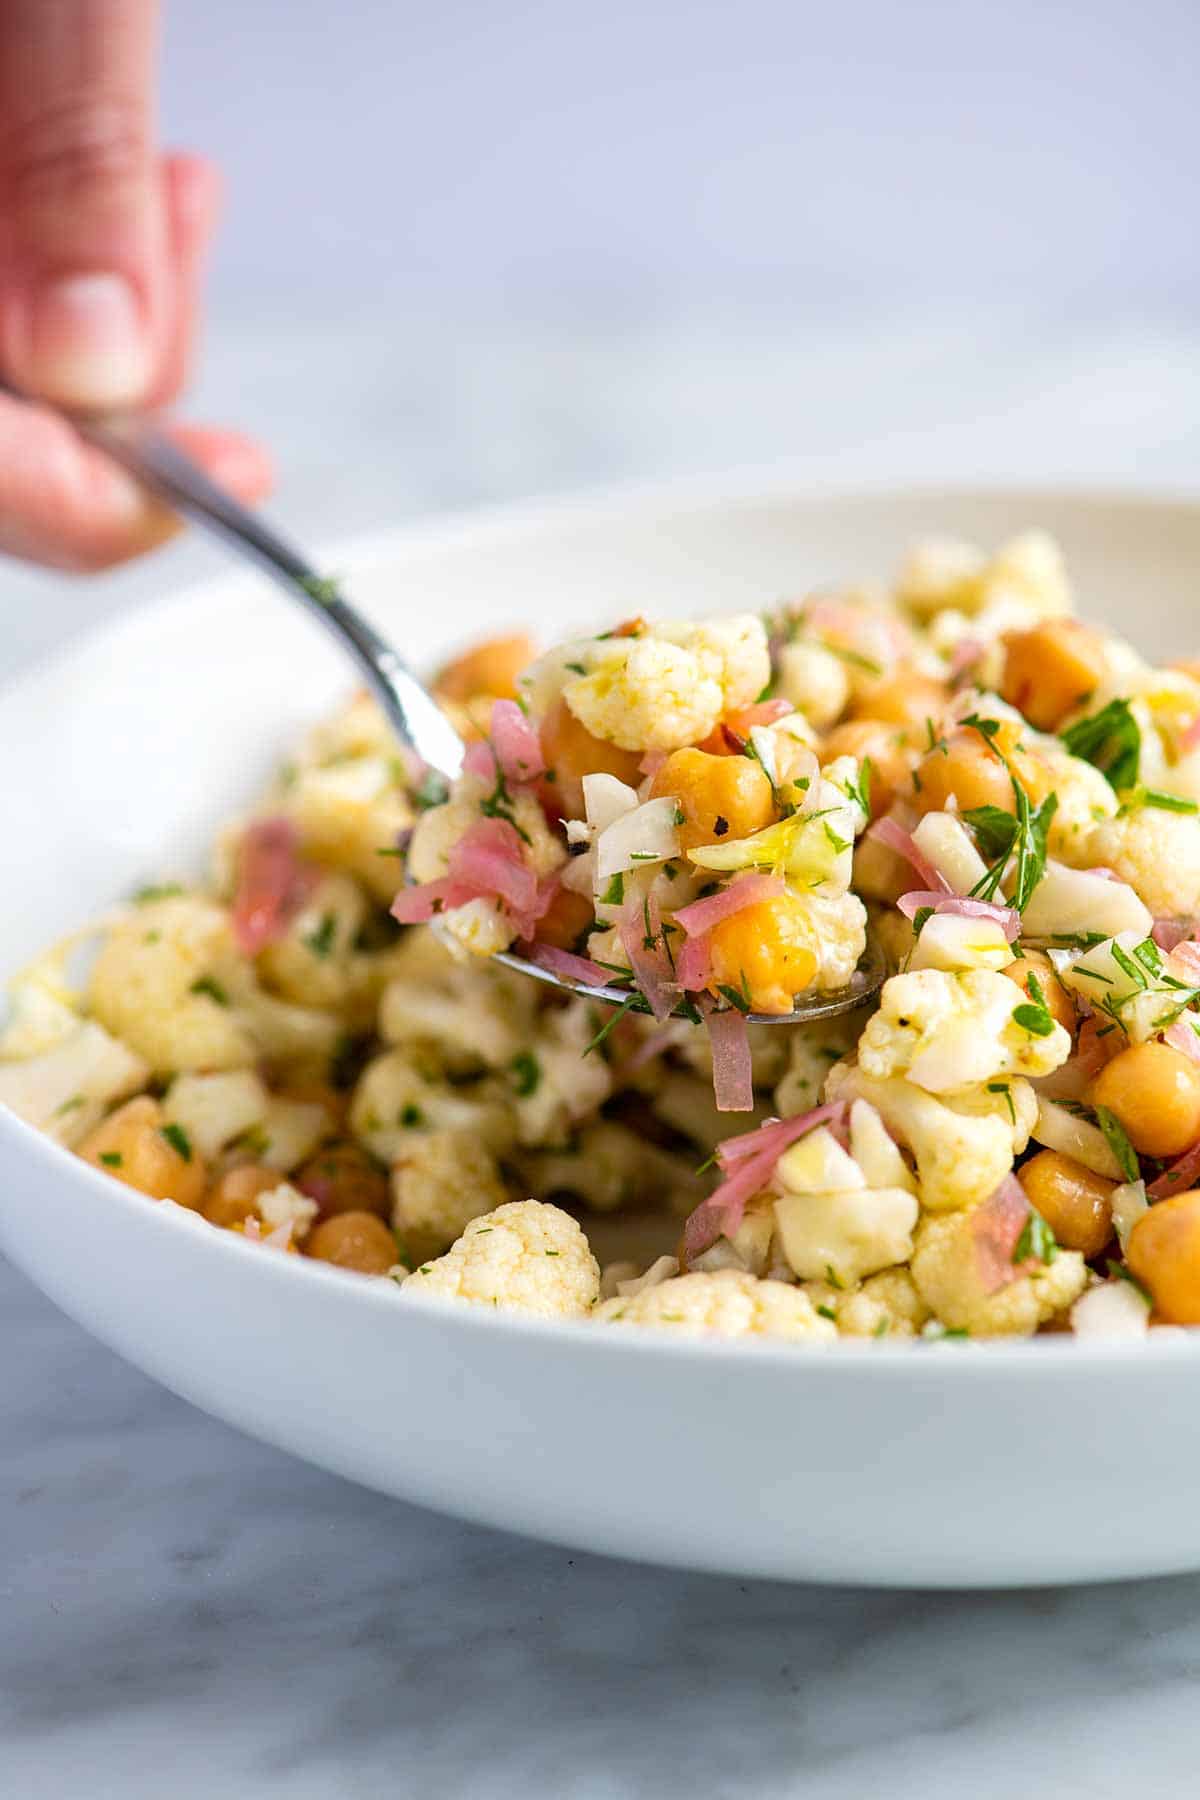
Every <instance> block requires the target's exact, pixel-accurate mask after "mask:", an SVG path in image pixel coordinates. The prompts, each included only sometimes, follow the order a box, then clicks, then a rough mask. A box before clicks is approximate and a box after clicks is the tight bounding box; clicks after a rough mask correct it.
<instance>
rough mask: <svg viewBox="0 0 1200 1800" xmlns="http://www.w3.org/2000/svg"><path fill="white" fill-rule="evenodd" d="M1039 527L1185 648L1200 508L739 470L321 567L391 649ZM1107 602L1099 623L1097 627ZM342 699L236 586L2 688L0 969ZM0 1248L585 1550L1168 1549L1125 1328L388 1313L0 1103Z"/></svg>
mask: <svg viewBox="0 0 1200 1800" xmlns="http://www.w3.org/2000/svg"><path fill="white" fill-rule="evenodd" d="M1026 525H1041V526H1045V527H1046V528H1047V529H1049V530H1051V531H1052V532H1054V533H1055V534H1056V535H1057V536H1058V537H1059V538H1060V539H1061V541H1062V543H1063V545H1064V547H1065V549H1066V551H1067V555H1068V559H1069V562H1070V564H1071V567H1072V572H1073V574H1074V576H1075V578H1076V581H1077V585H1078V588H1079V591H1080V594H1081V596H1082V598H1083V602H1084V605H1085V609H1086V610H1087V611H1088V612H1090V613H1094V614H1096V615H1097V616H1099V617H1102V618H1103V617H1107V618H1108V619H1110V620H1113V621H1117V620H1119V619H1120V618H1122V617H1124V619H1125V621H1126V624H1127V628H1128V629H1129V630H1130V631H1131V633H1132V634H1133V635H1135V636H1136V637H1137V639H1138V642H1139V643H1140V644H1142V645H1143V646H1144V647H1146V648H1148V649H1149V650H1151V651H1154V652H1158V653H1164V654H1165V653H1167V652H1169V651H1171V650H1176V651H1179V652H1182V651H1183V650H1185V649H1195V647H1196V646H1195V641H1194V636H1193V626H1192V623H1191V620H1192V607H1193V605H1194V600H1195V596H1196V593H1197V589H1198V587H1200V503H1194V502H1189V501H1187V500H1178V499H1156V498H1153V497H1150V496H1138V495H1124V496H1121V495H1093V496H1088V495H1083V494H1062V493H1059V494H1030V493H1019V492H1013V493H993V494H955V493H934V492H930V493H925V494H908V495H906V494H900V495H896V494H890V495H876V496H869V495H868V496H861V497H858V498H851V499H845V498H836V497H825V498H817V497H813V496H811V494H810V495H809V496H808V497H797V496H796V494H795V493H793V492H791V491H790V490H789V489H788V488H787V487H784V486H772V485H768V484H764V483H763V482H761V481H758V482H756V483H754V484H753V485H751V484H742V485H740V486H736V485H731V484H729V483H725V484H721V485H716V484H707V485H705V486H703V487H690V488H679V487H675V488H670V489H665V490H661V489H660V490H658V491H656V492H651V493H646V494H640V495H639V494H635V495H632V496H618V497H616V498H610V499H601V500H597V501H592V502H584V503H580V504H560V505H554V506H548V507H544V508H541V509H525V510H522V511H519V512H517V511H514V512H511V513H505V514H499V515H495V514H493V515H481V516H478V517H474V518H468V519H465V520H462V521H458V522H451V523H448V524H446V523H439V524H436V525H434V526H430V527H424V528H420V529H415V530H410V531H400V532H396V533H394V534H392V535H390V536H388V537H385V538H381V539H378V540H376V541H374V542H373V543H370V544H367V545H362V546H358V547H357V548H355V547H351V548H350V549H349V550H345V549H342V550H338V551H336V552H334V553H333V554H331V556H330V557H329V564H330V566H331V567H336V568H337V569H339V570H350V571H354V572H357V573H359V574H360V575H361V579H360V580H359V581H358V583H357V584H356V591H357V592H358V593H359V594H360V595H361V597H362V598H363V600H364V602H365V604H366V605H367V607H368V609H369V610H370V611H372V612H373V613H374V614H375V616H376V617H377V618H378V619H379V620H380V621H381V623H382V624H383V625H384V626H385V628H387V629H388V630H390V632H391V633H392V635H393V636H394V637H395V639H396V641H397V642H398V643H400V644H402V645H404V646H406V647H407V648H408V650H409V651H410V653H411V655H412V656H413V658H414V659H415V660H417V661H424V660H426V659H428V658H430V657H432V656H433V655H435V654H436V653H437V652H439V651H441V650H443V649H445V648H447V647H448V646H449V645H450V644H452V643H454V642H455V641H458V640H462V639H466V638H470V637H471V636H473V635H477V634H479V633H481V632H484V631H486V630H488V629H492V628H495V627H498V626H500V625H503V624H507V623H509V622H512V623H520V622H529V623H532V624H533V625H534V626H535V627H541V628H542V629H543V630H544V631H546V632H549V631H551V630H553V631H554V632H555V633H556V634H558V635H562V634H563V632H564V630H565V629H566V628H567V627H568V626H570V625H571V624H572V623H573V622H575V621H579V622H582V621H584V620H589V619H591V620H598V619H601V618H605V617H611V616H612V614H613V612H614V611H620V610H622V609H624V610H627V611H635V610H638V609H644V610H647V611H650V610H662V611H669V610H680V611H682V610H685V609H686V610H688V611H703V610H706V609H716V608H718V607H721V606H735V605H739V604H742V603H748V604H758V603H764V602H767V601H770V600H772V599H774V598H776V597H778V596H779V595H780V594H783V593H787V592H790V591H794V590H796V589H799V588H803V587H805V586H808V585H811V584H812V583H814V582H818V581H820V580H822V579H825V578H829V577H840V576H845V575H851V576H856V577H857V576H859V575H861V574H863V573H870V572H872V571H875V572H878V573H880V574H883V573H884V572H886V571H887V569H889V568H890V567H891V566H892V565H893V564H894V563H895V561H896V559H897V557H898V556H899V554H900V552H901V551H902V549H903V548H904V546H905V544H906V543H907V542H908V541H909V540H910V539H911V538H913V537H916V536H920V535H927V534H928V533H930V532H936V533H939V534H952V535H961V536H966V537H971V538H975V539H978V540H979V541H981V542H984V543H991V542H995V541H998V540H999V539H1001V538H1002V537H1004V536H1005V535H1006V534H1007V533H1010V532H1012V531H1014V530H1016V529H1018V528H1020V527H1023V526H1026ZM1122 608H1124V611H1123V612H1122V610H1121V609H1122ZM345 685H346V672H345V670H344V669H343V668H342V667H341V665H340V664H339V661H338V658H337V656H336V653H335V652H333V651H332V650H331V649H330V647H329V645H328V642H327V640H326V639H325V638H324V636H323V635H320V634H318V632H317V631H316V628H315V627H313V626H312V625H310V624H309V623H308V622H307V621H306V620H305V619H304V618H303V617H302V616H301V615H299V614H298V613H292V612H289V610H288V609H287V608H286V606H285V605H284V604H283V603H282V602H280V601H279V600H278V599H277V598H276V597H275V596H274V595H273V594H272V593H271V592H270V591H269V590H268V589H267V588H266V587H265V585H264V584H262V583H260V582H258V581H256V580H255V579H254V578H253V577H250V578H246V577H241V576H235V577H233V578H231V579H228V580H222V581H217V582H214V583H211V584H209V585H207V586H206V587H204V588H201V589H198V590H195V591H193V592H191V593H189V594H186V595H181V596H178V597H176V598H173V599H170V600H167V601H164V602H163V603H161V604H157V605H154V606H152V607H149V608H147V609H145V610H143V611H141V612H138V613H135V614H132V615H130V616H128V617H126V618H125V619H123V620H121V621H120V622H119V623H117V624H116V625H114V626H112V627H110V628H108V629H105V630H104V631H102V632H99V633H97V634H95V635H94V636H92V637H90V638H89V639H87V640H85V641H84V642H82V643H81V644H79V645H77V646H75V647H73V648H72V649H70V650H69V651H68V652H67V653H66V654H65V655H63V656H61V657H60V658H59V659H57V660H56V661H55V662H54V663H53V664H51V665H50V666H48V667H46V668H43V669H42V670H40V671H37V672H35V673H33V674H31V675H29V676H27V677H25V678H24V679H23V680H21V681H19V682H18V683H17V684H15V685H14V686H12V687H10V688H9V689H8V690H7V691H6V692H5V693H3V694H2V695H0V742H3V743H4V745H5V746H6V752H7V764H8V779H7V780H6V782H5V784H4V789H3V792H2V793H0V841H3V843H4V844H5V845H6V846H7V855H6V858H5V862H6V868H7V873H8V879H7V881H6V882H5V883H4V885H3V892H2V893H0V942H2V943H3V946H4V949H3V962H4V966H5V968H6V969H13V968H15V967H17V966H18V965H19V964H20V963H21V962H22V961H23V960H25V959H26V958H27V957H29V956H30V955H32V954H33V953H34V952H35V951H36V950H38V949H39V948H41V947H43V946H44V945H45V944H46V943H48V942H49V941H51V940H52V939H53V938H54V937H55V936H56V935H57V934H59V933H61V932H63V931H66V930H67V929H69V928H70V927H72V926H74V925H77V924H80V923H82V922H84V921H86V920H87V919H88V918H89V917H92V916H94V915H95V914H96V913H98V912H100V911H102V910H103V907H104V905H105V903H106V902H107V901H109V900H111V899H113V898H114V897H116V896H118V895H120V894H122V893H125V892H127V891H129V889H130V888H131V887H133V886H135V885H136V884H137V883H138V882H139V881H142V880H145V879H148V878H150V877H153V876H160V875H161V874H163V873H164V871H168V870H171V869H182V868H186V867H188V866H189V865H192V864H196V863H198V862H199V860H200V858H201V856H202V853H203V849H204V846H205V843H206V841H207V840H208V839H209V837H210V835H211V832H212V830H213V828H214V827H215V826H216V825H217V823H218V822H219V821H220V819H221V818H222V817H223V816H224V815H225V814H226V813H227V812H228V811H229V810H230V808H231V806H236V804H237V803H238V801H239V800H240V799H242V798H243V797H246V796H248V795H249V794H250V793H252V792H253V790H254V787H255V785H256V783H257V782H258V781H259V780H260V778H261V777H263V776H264V775H265V774H266V772H267V771H268V769H269V767H270V766H271V764H272V763H273V761H274V760H275V759H276V758H277V756H278V754H279V752H280V751H281V749H282V748H283V746H284V745H286V743H287V742H288V741H289V739H290V738H291V737H293V736H294V735H295V734H296V733H298V732H299V731H300V730H301V729H302V728H303V727H304V726H305V725H306V724H307V723H308V722H310V721H311V720H312V719H313V718H315V717H316V716H317V715H318V714H319V713H320V712H321V710H322V709H323V708H325V707H327V706H328V705H329V704H330V703H331V702H332V701H333V700H335V699H336V697H337V695H338V693H339V692H340V691H342V690H343V689H344V687H345ZM0 1239H2V1241H3V1243H4V1246H5V1248H6V1249H7V1251H8V1253H9V1255H10V1256H11V1257H12V1259H13V1260H14V1262H16V1263H17V1264H18V1265H19V1266H20V1267H21V1268H23V1269H24V1270H25V1271H26V1272H27V1273H28V1274H29V1275H30V1276H31V1277H32V1278H33V1279H34V1280H35V1281H36V1282H38V1283H39V1285H40V1286H41V1287H42V1288H44V1289H45V1291H46V1292H47V1293H48V1294H49V1295H50V1296H51V1297H52V1298H53V1299H54V1300H56V1301H57V1302H58V1303H59V1304H60V1305H61V1306H62V1307H63V1308H64V1309H65V1310H66V1311H67V1312H69V1313H70V1314H71V1315H72V1316H73V1317H74V1318H76V1319H78V1320H79V1321H80V1322H81V1323H82V1324H84V1325H85V1326H87V1327H88V1329H90V1330H91V1331H93V1332H95V1334H96V1335H97V1336H98V1337H99V1338H101V1339H103V1341H104V1342H106V1343H108V1344H110V1345H112V1346H113V1347H114V1348H115V1349H117V1350H118V1351H120V1352H121V1353H122V1354H123V1355H125V1356H127V1357H128V1358H129V1359H130V1360H131V1361H132V1362H134V1363H136V1364H138V1365H139V1366H140V1367H142V1368H144V1369H145V1370H147V1371H148V1372H149V1373H150V1374H152V1375H154V1376H156V1377H157V1378H158V1379H159V1380H161V1381H163V1382H164V1383H165V1384H166V1385H167V1386H169V1387H171V1388H172V1389H174V1390H175V1391H176V1392H177V1393H180V1394H182V1395H184V1396H185V1397H186V1398H188V1399H190V1400H192V1401H194V1402H195V1403H196V1404H197V1405H199V1406H202V1407H204V1408H205V1409H206V1410H208V1411H209V1412H212V1413H214V1414H216V1415H217V1416H219V1417H221V1418H224V1419H228V1420H230V1421H231V1422H232V1423H234V1424H236V1425H238V1426H241V1427H242V1428H243V1429H245V1430H247V1431H250V1432H253V1433H255V1434H257V1435H258V1436H260V1437H263V1438H265V1439H267V1440H268V1441H270V1442H272V1443H275V1444H279V1445H281V1446H283V1447H285V1448H287V1449H289V1450H292V1451H294V1452H295V1453H296V1454H298V1455H300V1456H303V1457H306V1458H308V1459H310V1460H311V1461H313V1462H316V1463H319V1464H321V1465H323V1466H325V1467H327V1468H330V1469H334V1470H337V1471H339V1472H341V1473H343V1474H345V1475H348V1476H350V1477H352V1478H354V1479H356V1480H359V1481H363V1482H366V1483H368V1484H370V1485H372V1486H374V1487H377V1488H380V1489H382V1490H384V1491H385V1492H388V1493H393V1494H396V1495H400V1496H403V1497H404V1498H406V1499H412V1500H417V1501H421V1502H424V1503H426V1504H428V1505H431V1506H436V1507H440V1508H442V1509H444V1510H446V1511H448V1512H454V1513H458V1514H460V1515H462V1516H464V1517H467V1518H471V1519H476V1520H479V1521H484V1522H487V1523H489V1524H494V1525H501V1526H507V1527H509V1528H511V1529H513V1530H518V1531H525V1532H531V1533H534V1534H537V1535H539V1536H545V1537H548V1538H552V1539H555V1540H558V1541H560V1542H563V1543H567V1544H572V1545H578V1546H581V1547H586V1548H588V1549H592V1550H598V1551H605V1552H611V1553H615V1554H621V1555H626V1556H634V1557H642V1558H646V1559H652V1560H655V1561H661V1562H668V1563H678V1564H683V1565H687V1566H690V1567H696V1568H706V1569H713V1570H721V1571H726V1572H729V1573H737V1574H746V1575H749V1574H754V1575H770V1576H782V1577H790V1578H797V1579H798V1578H805V1579H818V1580H830V1581H859V1582H875V1583H883V1584H912V1583H922V1584H930V1585H944V1586H981V1585H994V1584H1008V1583H1026V1582H1043V1581H1044V1582H1060V1581H1080V1580H1088V1579H1094V1578H1098V1577H1115V1576H1133V1575H1145V1574H1154V1573H1163V1572H1167V1571H1172V1570H1179V1569H1187V1568H1196V1567H1200V1515H1198V1514H1197V1512H1196V1508H1195V1504H1194V1499H1193V1491H1194V1486H1195V1483H1196V1480H1197V1477H1198V1476H1200V1408H1198V1407H1197V1403H1196V1399H1197V1391H1198V1388H1200V1339H1197V1338H1196V1337H1194V1336H1193V1335H1192V1334H1188V1333H1178V1334H1176V1333H1166V1332H1164V1333H1156V1334H1154V1335H1153V1336H1152V1338H1151V1339H1150V1341H1149V1342H1148V1343H1147V1344H1145V1345H1144V1346H1135V1347H1132V1348H1122V1347H1119V1346H1113V1347H1103V1346H1101V1347H1094V1346H1089V1345H1088V1344H1083V1343H1079V1342H1076V1341H1073V1340H1071V1339H1069V1338H1064V1339H1062V1340H1061V1341H1057V1340H1054V1339H1041V1340H1038V1341H1035V1342H1030V1343H1021V1344H1014V1345H1007V1346H1005V1345H1000V1344H996V1345H988V1346H984V1345H979V1346H976V1345H959V1344H951V1345H945V1346H942V1347H936V1348H933V1347H930V1346H902V1345H896V1346H887V1345H879V1344H873V1343H870V1344H862V1345H855V1344H853V1343H841V1344H838V1345H836V1346H834V1347H832V1348H831V1349H829V1350H824V1351H819V1352H814V1351H805V1350H803V1349H795V1348H788V1347H783V1346H781V1347H777V1348H773V1347H771V1346H769V1345H761V1346H746V1345H744V1344H732V1345H730V1344H721V1343H716V1342H713V1343H704V1342H673V1341H671V1340H669V1339H667V1340H665V1341H664V1339H663V1338H662V1336H661V1334H658V1335H653V1336H647V1335H644V1334H641V1333H639V1332H637V1331H634V1330H631V1329H628V1328H626V1329H623V1330H621V1331H616V1330H613V1331H604V1330H601V1329H598V1328H592V1327H579V1326H573V1325H549V1324H542V1323H538V1322H523V1321H521V1320H520V1319H519V1318H516V1317H513V1316H504V1317H500V1316H496V1315H493V1314H485V1313H482V1312H479V1311H475V1310H473V1309H470V1308H466V1307H461V1308H460V1307H457V1306H453V1305H449V1304H436V1303H431V1302H424V1303H421V1304H413V1303H404V1302H401V1300H400V1299H399V1296H398V1295H397V1293H396V1291H395V1290H394V1289H392V1288H390V1287H387V1286H384V1285H382V1284H375V1283H371V1282H368V1281H366V1280H364V1279H362V1278H360V1277H354V1276H348V1275H343V1274H341V1273H339V1272H337V1271H335V1270H332V1269H330V1268H327V1267H324V1266H322V1265H318V1264H314V1263H311V1262H307V1261H304V1260H302V1259H300V1258H294V1257H284V1256H279V1255H276V1254H273V1253H271V1252H267V1251H264V1250H262V1249H259V1248H256V1247H255V1246H253V1245H251V1244H247V1243H246V1242H244V1241H243V1240H241V1239H239V1238H238V1237H236V1236H234V1235H232V1234H230V1233H227V1232H220V1231H216V1230H213V1229H212V1228H211V1227H209V1226H207V1225H206V1224H204V1223H203V1222H202V1221H199V1220H197V1219H196V1218H195V1217H193V1216H192V1215H190V1214H186V1213H183V1212H181V1211H180V1210H179V1209H178V1208H175V1207H173V1206H170V1205H154V1204H152V1203H149V1202H147V1201H146V1200H144V1199H142V1198H140V1197H139V1196H138V1195H136V1194H134V1193H132V1192H131V1191H130V1190H128V1189H126V1188H124V1187H121V1186H119V1185H118V1184H117V1183H115V1182H110V1181H108V1180H106V1179H105V1178H104V1177H103V1176H102V1175H100V1174H98V1173H96V1172H95V1171H94V1170H92V1169H89V1168H87V1167H85V1166H84V1165H83V1164H81V1163H80V1162H79V1161H77V1160H76V1159H75V1158H73V1157H71V1156H70V1155H69V1154H68V1153H66V1152H65V1151H63V1150H60V1149H59V1148H57V1147H56V1146H55V1145H53V1144H51V1143H49V1142H47V1141H45V1140H44V1139H42V1138H40V1137H39V1136H37V1135H36V1134H35V1133H34V1132H32V1131H30V1130H29V1129H28V1128H26V1127H25V1126H23V1125H21V1124H20V1123H19V1122H18V1121H16V1120H15V1119H13V1118H12V1117H11V1116H10V1115H7V1114H0Z"/></svg>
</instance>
